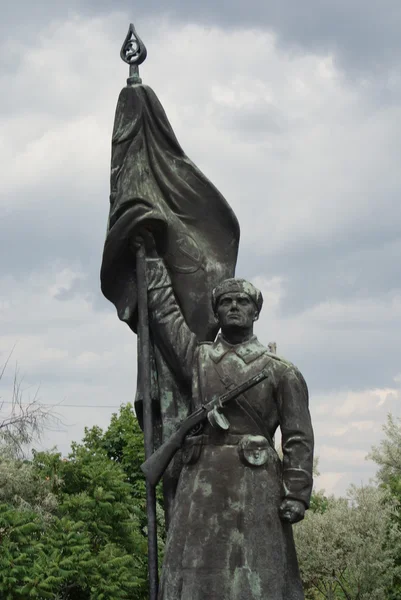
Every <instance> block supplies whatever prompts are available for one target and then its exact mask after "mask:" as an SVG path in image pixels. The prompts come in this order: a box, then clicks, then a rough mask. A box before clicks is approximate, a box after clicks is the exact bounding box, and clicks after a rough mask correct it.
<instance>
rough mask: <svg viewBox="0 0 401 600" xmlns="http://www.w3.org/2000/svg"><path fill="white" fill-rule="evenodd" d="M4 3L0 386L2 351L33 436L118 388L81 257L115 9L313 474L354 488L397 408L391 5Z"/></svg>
mask: <svg viewBox="0 0 401 600" xmlns="http://www.w3.org/2000/svg"><path fill="white" fill-rule="evenodd" d="M2 4H3V6H2V7H1V14H2V20H1V24H0V33H1V37H0V39H1V42H0V69H1V73H0V86H1V89H0V119H1V122H0V127H1V136H0V160H1V165H2V175H1V183H2V185H1V192H0V193H1V235H0V256H1V258H2V260H1V271H0V277H1V282H0V324H1V338H0V363H2V362H4V361H5V359H6V357H7V355H8V354H9V352H10V350H11V349H12V347H13V346H14V345H15V349H14V352H13V356H12V359H11V362H10V366H9V368H8V370H7V371H6V375H5V377H4V379H3V381H2V382H1V390H0V395H1V397H2V399H4V400H6V401H7V400H9V399H10V396H11V387H10V386H11V379H12V376H13V371H14V366H15V363H16V362H18V365H19V369H20V373H21V375H23V377H24V389H25V392H24V393H25V398H26V399H27V400H28V399H29V398H30V397H32V395H33V393H34V391H35V389H36V388H37V387H38V386H40V398H41V400H42V401H43V402H44V403H49V404H60V406H58V408H57V411H58V413H59V415H60V418H61V419H62V421H63V423H64V425H63V426H62V427H60V430H59V431H50V432H47V433H46V435H45V437H44V439H43V445H44V446H45V447H52V446H53V445H57V446H58V448H59V449H60V450H61V451H62V452H63V453H64V454H66V453H67V452H68V448H69V445H70V443H71V441H73V440H76V441H77V440H80V439H81V437H82V434H83V428H84V426H91V425H94V424H97V425H100V426H102V427H106V426H107V424H108V422H109V419H110V415H111V413H112V412H113V407H114V410H117V409H118V406H119V405H120V403H126V402H129V401H132V399H133V396H134V391H135V383H136V339H135V336H134V334H132V333H131V332H130V330H129V329H128V328H127V327H126V326H125V325H124V324H123V323H121V322H120V321H119V320H118V318H117V316H116V314H115V309H114V307H113V306H112V305H111V304H109V303H108V302H107V301H106V300H105V299H104V298H103V297H102V295H101V293H100V288H99V268H100V262H101V253H102V247H103V241H104V233H105V228H106V220H107V214H108V205H109V203H108V194H109V162H110V137H111V130H112V126H113V119H114V111H115V105H116V102H117V97H118V94H119V92H120V89H121V88H122V87H123V86H124V85H125V80H126V77H127V75H128V74H127V68H126V65H124V63H123V62H122V61H121V60H120V58H119V51H120V47H121V44H122V42H123V40H124V37H125V35H126V32H127V29H128V25H129V22H130V21H134V23H135V25H136V27H137V30H138V33H139V34H140V36H141V37H142V39H143V40H144V41H145V43H146V45H147V48H148V59H147V61H146V63H145V64H144V65H143V66H142V67H141V74H142V78H143V80H144V82H146V83H147V84H149V85H150V86H152V87H153V89H154V90H155V92H156V93H157V94H158V96H159V98H160V100H161V102H162V104H163V105H164V107H165V109H166V112H167V114H168V116H169V119H170V121H171V123H172V126H173V128H174V129H175V132H176V134H177V137H178V139H179V140H180V142H181V144H182V146H183V148H184V150H185V151H186V153H187V154H188V155H189V156H190V157H191V158H192V160H193V161H194V162H195V163H196V164H197V165H198V166H199V167H200V168H201V169H202V170H203V172H204V173H205V174H206V175H207V176H208V177H209V178H210V179H211V180H212V181H213V183H214V184H215V185H216V186H217V187H218V188H219V189H220V191H221V192H222V193H223V194H224V196H225V197H226V198H227V200H228V201H229V203H230V204H231V206H232V207H233V209H234V211H235V212H236V214H237V216H238V218H239V221H240V225H241V244H240V257H239V262H238V269H237V274H238V275H239V276H242V277H247V278H250V279H252V281H253V282H254V283H255V284H256V285H259V287H260V288H261V289H262V291H263V294H264V296H265V305H264V309H263V313H262V315H261V318H260V320H259V322H258V324H257V325H258V326H257V331H256V332H257V334H258V337H259V339H260V340H261V341H262V342H263V343H265V344H267V343H268V342H269V341H272V340H275V341H276V342H277V345H278V351H279V353H280V354H282V355H283V356H285V357H286V358H288V359H289V360H291V361H293V362H294V363H295V364H296V365H297V366H298V367H299V368H300V369H301V371H302V372H303V373H304V375H305V378H306V380H307V382H308V385H309V389H310V397H311V400H310V404H311V412H312V418H313V421H314V426H315V432H316V453H317V455H318V456H319V457H320V470H321V473H322V475H321V477H320V478H319V481H318V486H319V487H323V488H325V489H326V491H327V492H335V493H337V494H339V493H343V492H344V491H345V490H346V488H347V486H348V485H349V484H350V483H351V482H354V483H356V484H360V483H361V482H368V481H369V478H370V477H372V476H373V475H374V473H375V468H374V465H373V464H371V463H369V462H368V461H366V460H365V456H366V454H367V453H368V452H369V450H370V447H371V446H372V444H375V443H378V441H379V440H380V438H381V435H382V432H381V428H382V425H383V423H384V421H385V419H386V414H387V413H388V412H391V413H393V414H394V415H395V416H397V417H400V416H401V405H400V399H401V359H400V357H401V337H400V331H401V277H400V275H401V273H400V271H401V266H400V255H401V203H400V195H401V169H400V167H399V161H400V155H401V73H400V64H401V37H400V34H399V32H400V30H401V3H400V2H399V0H380V1H379V0H369V2H366V1H362V0H352V1H351V2H350V1H349V0H347V1H346V0H336V1H335V2H334V1H326V0H304V1H303V2H300V1H299V0H288V1H287V2H276V1H274V2H273V1H270V0H251V1H250V2H243V0H241V1H240V0H230V1H228V0H227V1H224V0H204V1H203V2H199V1H198V0H186V1H185V2H180V1H179V0H171V1H170V2H168V3H166V2H163V1H162V0H152V1H150V0H147V1H146V2H143V3H142V4H143V6H140V5H139V4H140V3H134V2H132V1H130V2H128V1H123V0H120V1H118V0H117V1H116V0H114V1H113V2H112V1H111V0H109V1H108V0H97V1H96V2H95V1H92V0H87V1H84V0H79V1H78V0H72V1H70V2H68V3H67V2H62V1H59V2H57V3H56V2H54V1H50V0H48V1H47V0H39V1H38V2H35V3H33V2H28V0H20V2H18V3H17V2H13V3H11V2H6V0H2ZM136 4H137V6H136ZM166 6H168V11H167V10H166ZM64 405H65V406H64ZM67 405H76V406H77V407H74V406H67ZM6 407H7V405H4V406H3V414H4V411H5V409H6Z"/></svg>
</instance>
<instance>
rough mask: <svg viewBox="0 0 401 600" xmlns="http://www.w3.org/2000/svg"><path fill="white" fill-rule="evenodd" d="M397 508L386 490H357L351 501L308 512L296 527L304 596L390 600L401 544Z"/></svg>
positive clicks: (331, 500)
mask: <svg viewBox="0 0 401 600" xmlns="http://www.w3.org/2000/svg"><path fill="white" fill-rule="evenodd" d="M396 508H397V507H396V506H395V504H394V502H391V501H390V500H389V498H388V496H387V495H386V494H385V492H383V490H380V489H378V488H374V487H361V488H357V487H354V486H353V487H351V489H350V491H349V497H348V498H347V499H346V498H334V497H330V498H328V499H327V506H326V508H325V510H324V511H323V512H311V511H310V512H309V513H308V514H307V515H306V518H305V520H304V521H303V522H302V523H300V524H299V525H297V526H296V527H295V539H296V544H297V550H298V558H299V563H300V569H301V574H302V579H303V582H304V586H305V590H306V597H307V598H309V599H314V600H315V599H317V598H326V599H327V600H335V599H344V598H346V599H347V600H388V589H389V587H390V586H391V585H392V583H393V580H394V577H395V575H396V573H397V565H396V556H397V552H398V551H399V548H400V541H401V535H400V531H399V529H398V527H396V526H395V525H394V523H393V522H392V518H393V515H394V514H395V511H396Z"/></svg>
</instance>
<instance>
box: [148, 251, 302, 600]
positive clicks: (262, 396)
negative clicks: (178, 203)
mask: <svg viewBox="0 0 401 600" xmlns="http://www.w3.org/2000/svg"><path fill="white" fill-rule="evenodd" d="M148 283H149V308H150V317H151V327H152V332H153V336H154V338H155V341H156V343H157V344H158V346H159V347H160V349H161V350H162V352H163V353H164V355H165V357H166V359H167V361H168V363H169V364H170V366H171V369H172V370H173V372H174V373H175V374H176V377H177V378H178V379H179V380H180V381H181V382H182V385H183V386H186V385H187V386H189V385H191V386H192V398H193V400H192V402H193V405H192V406H191V407H189V408H190V409H191V410H193V409H194V408H196V407H197V406H199V405H200V404H201V403H202V402H204V401H206V400H208V399H211V398H212V397H213V396H216V395H221V394H222V393H224V392H225V391H226V390H227V388H229V387H230V386H231V387H232V386H233V385H234V384H235V385H238V384H239V383H242V382H243V381H245V380H246V379H249V378H250V377H252V376H254V375H256V374H257V373H259V372H260V371H261V370H262V369H263V368H265V369H267V370H268V373H269V377H268V378H267V379H265V380H264V381H263V382H262V383H260V384H258V385H257V386H256V387H254V388H252V389H251V390H250V391H248V392H247V394H246V399H247V400H248V401H249V403H250V404H251V405H252V407H253V408H254V409H255V411H256V412H257V414H258V415H259V419H260V420H261V421H262V427H261V426H260V423H255V421H254V420H253V419H252V418H250V417H249V415H248V414H246V412H244V410H243V408H242V407H241V400H239V401H234V402H232V403H231V404H230V405H228V406H227V407H226V408H225V409H224V415H225V416H226V417H227V419H228V421H229V422H230V428H229V430H228V431H227V432H224V431H223V430H216V429H213V428H212V427H211V426H210V425H209V424H207V425H206V426H205V427H204V429H203V431H202V432H201V433H200V434H198V435H196V436H193V437H191V438H188V440H187V442H186V443H185V446H184V449H183V461H184V467H183V470H182V472H181V476H180V480H179V484H178V489H177V495H176V499H175V503H174V510H173V518H172V521H171V524H170V529H169V533H168V539H167V544H166V550H165V559H164V564H163V574H162V578H161V585H160V592H159V600H206V599H207V600H302V599H303V598H304V594H303V591H302V586H301V582H300V578H299V572H298V564H297V559H296V555H295V548H294V542H293V537H292V527H291V525H288V524H285V523H283V522H282V521H281V520H280V517H279V512H278V510H279V506H280V504H281V502H282V500H283V498H291V499H295V500H300V501H302V502H303V503H304V504H305V505H306V506H308V505H309V498H310V493H311V488H312V462H313V432H312V426H311V421H310V415H309V409H308V391H307V387H306V384H305V381H304V379H303V377H302V375H301V374H300V372H299V371H298V370H297V369H296V367H294V365H292V364H290V363H288V362H286V361H283V360H281V359H278V358H277V357H275V356H273V355H271V354H270V353H269V352H268V351H267V349H266V348H265V347H264V346H263V345H262V344H260V342H259V341H258V340H257V338H256V337H255V336H254V337H253V338H252V339H251V340H249V341H247V342H244V343H242V344H238V345H236V346H232V345H230V344H228V343H227V342H226V341H225V340H224V339H223V338H222V337H221V336H219V337H218V338H217V340H216V341H215V342H214V343H213V344H206V343H203V344H199V343H198V342H197V339H196V337H195V336H194V334H193V333H192V332H191V331H190V330H189V329H188V327H187V325H186V323H185V321H184V319H183V317H182V314H181V311H180V309H179V307H178V305H177V303H176V300H175V297H174V294H173V291H172V287H171V284H170V281H169V277H168V274H167V271H166V270H165V268H164V266H163V263H162V261H156V260H155V261H149V262H148ZM277 427H280V429H281V435H282V449H283V463H281V461H280V459H279V457H278V456H277V454H276V452H275V451H274V450H273V449H272V448H270V449H269V450H268V459H267V462H266V463H265V464H263V465H261V466H254V465H250V464H248V463H247V462H246V461H245V460H243V459H242V458H241V457H240V453H239V446H238V444H239V443H240V442H241V439H242V438H243V436H245V435H247V434H252V435H263V431H261V429H262V428H263V429H265V428H267V430H268V432H269V433H270V435H271V436H273V435H274V433H275V431H276V429H277Z"/></svg>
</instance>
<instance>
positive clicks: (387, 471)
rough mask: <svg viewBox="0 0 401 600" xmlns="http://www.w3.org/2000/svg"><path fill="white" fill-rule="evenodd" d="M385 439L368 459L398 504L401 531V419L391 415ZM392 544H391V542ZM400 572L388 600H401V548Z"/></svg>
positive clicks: (399, 557) (397, 523)
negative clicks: (375, 466) (374, 463)
mask: <svg viewBox="0 0 401 600" xmlns="http://www.w3.org/2000/svg"><path fill="white" fill-rule="evenodd" d="M383 431H384V433H385V437H384V438H383V439H382V441H381V442H380V444H379V446H377V447H373V448H372V451H371V453H370V455H369V457H368V458H370V459H371V460H374V461H375V462H376V463H377V465H378V466H379V470H378V474H377V478H378V481H379V484H380V485H381V487H382V488H383V489H385V490H386V491H387V492H389V493H390V495H391V497H392V498H393V499H394V500H395V501H396V502H397V504H398V510H397V511H396V512H395V513H394V514H393V519H392V522H393V525H395V526H397V527H398V528H399V529H401V509H400V507H401V419H398V420H396V419H394V417H393V416H392V415H391V414H389V415H388V416H387V423H386V424H385V425H384V427H383ZM390 543H391V542H390ZM396 564H397V567H398V571H397V573H396V577H395V579H394V582H393V584H392V585H391V586H390V587H389V589H388V600H401V548H400V549H399V551H398V554H397V560H396Z"/></svg>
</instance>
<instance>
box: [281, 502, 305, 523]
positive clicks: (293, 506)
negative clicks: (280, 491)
mask: <svg viewBox="0 0 401 600" xmlns="http://www.w3.org/2000/svg"><path fill="white" fill-rule="evenodd" d="M279 512H280V518H281V520H282V521H285V522H286V523H298V521H302V519H303V518H304V516H305V504H304V503H303V502H300V501H299V500H291V499H289V498H286V499H285V500H283V501H282V503H281V506H280V511H279Z"/></svg>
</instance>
